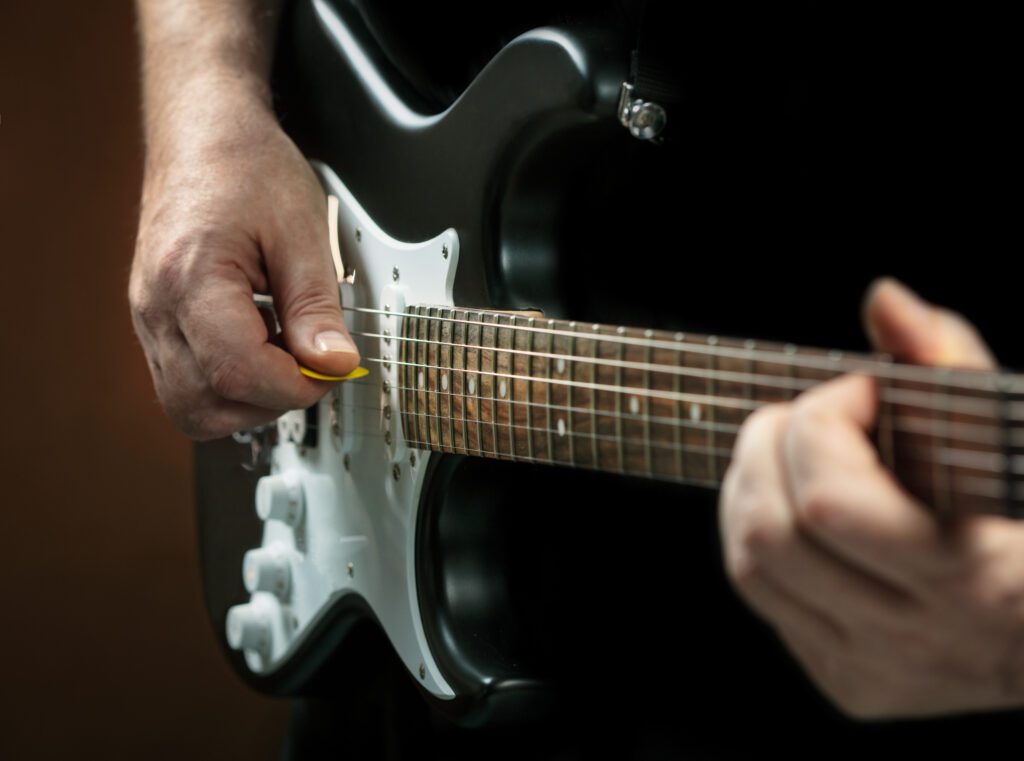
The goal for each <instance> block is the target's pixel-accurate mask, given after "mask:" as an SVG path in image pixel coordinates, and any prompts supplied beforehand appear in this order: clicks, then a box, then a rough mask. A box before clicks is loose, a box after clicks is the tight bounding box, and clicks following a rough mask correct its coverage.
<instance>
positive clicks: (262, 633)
mask: <svg viewBox="0 0 1024 761" xmlns="http://www.w3.org/2000/svg"><path fill="white" fill-rule="evenodd" d="M225 629H226V630H227V638H228V645H230V646H231V649H233V650H255V651H256V652H259V653H264V654H266V653H269V652H270V639H271V636H272V630H271V627H270V616H269V615H268V614H267V612H266V611H265V610H261V609H259V608H257V607H256V606H255V605H253V604H252V603H246V604H245V605H236V606H234V607H233V608H231V609H230V610H229V611H228V616H227V622H226V626H225Z"/></svg>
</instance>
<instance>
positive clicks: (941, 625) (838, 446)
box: [720, 280, 1024, 718]
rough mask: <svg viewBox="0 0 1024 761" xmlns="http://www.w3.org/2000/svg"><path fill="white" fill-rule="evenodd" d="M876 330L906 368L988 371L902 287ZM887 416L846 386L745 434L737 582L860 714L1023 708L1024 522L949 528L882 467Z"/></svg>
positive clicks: (729, 562) (812, 394) (731, 508)
mask: <svg viewBox="0 0 1024 761" xmlns="http://www.w3.org/2000/svg"><path fill="white" fill-rule="evenodd" d="M865 322H866V324H867V329H868V332H869V334H870V335H871V337H872V339H873V341H874V343H875V345H876V346H877V348H878V349H879V350H881V351H885V352H888V353H890V354H892V355H894V356H895V357H897V358H898V359H900V360H902V361H907V362H914V363H918V364H934V365H951V366H954V365H955V366H961V367H981V368H985V367H992V366H993V360H992V357H991V355H990V353H989V352H988V350H987V349H986V348H985V346H984V344H983V343H982V342H981V340H980V339H979V338H978V336H977V333H976V332H975V330H974V329H973V328H972V327H971V326H970V325H969V324H968V323H966V322H965V321H964V320H963V319H962V318H961V317H959V316H958V315H955V314H953V313H951V312H948V311H945V310H941V309H937V308H935V307H932V306H931V305H929V304H926V303H925V302H923V301H921V300H920V299H919V298H918V297H917V296H915V295H914V294H912V293H911V292H910V291H908V290H907V289H905V288H904V287H902V286H901V285H899V284H898V283H896V282H895V281H891V280H885V281H881V282H880V283H878V284H876V286H875V287H874V288H873V289H872V291H871V293H870V294H869V297H868V299H867V301H866V305H865ZM876 409H877V401H876V391H875V386H874V383H873V382H872V381H871V380H870V379H868V378H866V377H863V376H843V377H840V378H837V379H835V380H833V381H830V382H827V383H824V384H822V385H820V386H818V387H816V388H814V389H811V390H809V391H807V392H805V393H803V394H801V395H800V396H799V397H798V398H797V399H796V400H795V401H793V402H792V403H787V404H775V405H771V406H768V407H765V408H763V409H761V410H759V411H757V412H756V413H755V414H754V415H752V416H751V417H750V418H749V419H748V420H747V422H746V423H745V424H744V426H743V428H742V429H741V432H740V435H739V438H738V440H737V443H736V451H735V453H734V460H733V463H732V465H731V466H730V468H729V471H728V473H727V475H726V478H725V480H724V483H723V488H722V493H721V504H720V521H721V527H722V536H723V542H724V554H725V563H726V567H727V571H728V574H729V576H730V578H731V579H732V581H733V583H734V585H735V586H736V588H737V590H738V591H739V593H740V595H741V596H742V597H743V598H744V599H745V600H746V601H747V602H748V603H749V604H750V605H751V607H753V609H754V610H756V611H757V612H758V613H759V614H760V615H761V616H762V617H763V618H764V619H765V620H766V621H768V622H769V623H770V624H771V625H772V626H773V627H774V628H775V630H776V631H777V632H778V634H779V636H780V637H781V638H782V640H783V641H784V642H785V643H786V645H787V646H788V647H789V649H790V650H791V651H792V653H793V655H794V656H795V657H796V658H797V660H798V661H799V662H800V663H801V664H802V665H803V666H804V668H805V669H806V671H807V673H808V674H809V675H810V677H811V679H812V680H813V681H814V682H815V683H816V684H817V685H818V686H819V687H820V688H821V689H822V690H823V691H824V692H825V693H826V694H827V695H828V696H829V697H830V698H831V699H832V700H833V701H834V702H835V703H836V704H837V705H838V706H839V707H840V708H841V709H842V710H843V711H845V712H846V713H848V714H850V715H853V716H857V717H861V718H890V717H907V716H925V715H935V714H943V713H953V712H965V711H978V710H985V709H998V708H1007V707H1014V706H1024V523H1020V522H1015V521H1011V520H1009V519H1003V518H998V517H990V516H984V517H971V518H969V519H965V520H961V521H960V522H959V523H957V524H956V525H955V526H953V527H949V528H946V529H943V528H942V527H940V525H939V524H938V523H936V522H935V521H934V520H933V519H932V517H931V516H930V515H929V513H928V512H927V511H926V509H925V508H924V506H923V505H921V504H919V503H918V502H917V501H916V500H915V499H914V498H912V497H911V496H909V495H908V494H907V493H906V492H905V491H904V490H903V489H902V488H901V487H900V485H899V483H897V481H896V480H895V478H894V477H893V476H892V475H891V474H890V473H889V471H888V470H886V468H885V467H884V466H883V465H882V464H881V463H880V461H879V458H878V456H877V454H876V452H875V450H874V448H873V447H872V445H871V442H870V440H869V438H868V433H869V431H870V430H871V428H872V427H873V424H874V421H875V415H876Z"/></svg>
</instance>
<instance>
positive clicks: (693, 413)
mask: <svg viewBox="0 0 1024 761" xmlns="http://www.w3.org/2000/svg"><path fill="white" fill-rule="evenodd" d="M690 420H692V421H693V422H695V423H696V422H697V421H698V420H700V405H699V404H691V405H690Z"/></svg>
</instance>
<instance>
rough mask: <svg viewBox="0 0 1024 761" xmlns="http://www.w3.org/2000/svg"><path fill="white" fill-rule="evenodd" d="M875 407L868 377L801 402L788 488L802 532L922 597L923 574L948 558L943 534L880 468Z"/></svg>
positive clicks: (844, 380)
mask: <svg viewBox="0 0 1024 761" xmlns="http://www.w3.org/2000/svg"><path fill="white" fill-rule="evenodd" d="M876 405H877V400H876V389H875V385H874V382H873V380H872V379H870V378H866V377H864V376H857V375H847V376H842V377H840V378H836V379H834V380H831V381H828V382H827V383H823V384H821V385H820V386H817V387H815V388H813V389H811V390H810V391H807V392H805V393H804V394H802V395H801V396H800V397H799V399H798V400H797V402H796V403H795V404H794V408H793V415H792V416H791V418H790V420H789V424H788V426H787V430H786V435H785V439H784V442H783V447H784V450H783V451H784V453H785V456H784V460H785V463H786V475H787V482H788V485H789V489H790V493H791V498H792V501H793V502H792V504H793V505H794V508H795V510H796V515H797V521H798V523H799V525H800V527H801V529H802V530H804V531H806V532H807V533H808V534H809V535H811V536H812V537H813V538H814V539H815V540H816V541H818V542H820V543H821V544H822V545H823V546H824V547H826V548H828V549H829V550H831V551H833V552H835V553H836V554H838V555H839V556H841V557H843V558H845V559H846V560H847V561H849V562H850V563H852V564H853V565H855V566H859V567H861V568H864V569H865V570H866V571H868V572H870V573H871V574H872V575H875V576H878V577H880V578H882V579H884V580H886V581H888V582H890V583H892V584H894V585H895V586H897V587H904V588H910V589H915V590H917V589H919V588H920V586H921V584H922V579H921V574H922V572H927V571H931V570H934V568H935V567H937V566H941V564H942V563H943V560H944V558H945V556H946V553H944V552H943V544H942V540H941V530H940V528H939V525H938V524H937V523H936V522H935V521H934V520H933V519H932V518H931V516H929V515H928V513H927V512H926V511H925V509H924V508H923V506H921V505H920V503H918V502H917V501H916V500H914V499H913V498H912V497H910V496H909V495H908V494H907V493H906V492H905V491H904V490H903V489H902V487H901V486H900V485H899V484H898V483H897V482H896V481H895V479H894V478H893V476H892V474H891V473H890V472H889V471H888V470H887V469H886V468H885V467H883V466H882V464H881V463H880V462H879V460H878V456H877V453H876V451H875V449H874V447H873V446H872V444H871V442H870V441H869V439H868V436H867V433H866V431H867V430H868V429H869V428H870V427H871V425H872V424H873V421H874V415H875V409H876Z"/></svg>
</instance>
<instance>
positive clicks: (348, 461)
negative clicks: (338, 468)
mask: <svg viewBox="0 0 1024 761" xmlns="http://www.w3.org/2000/svg"><path fill="white" fill-rule="evenodd" d="M341 464H342V465H344V466H345V470H349V469H351V467H352V458H351V457H349V456H348V455H347V454H346V455H345V456H344V457H342V458H341Z"/></svg>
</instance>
